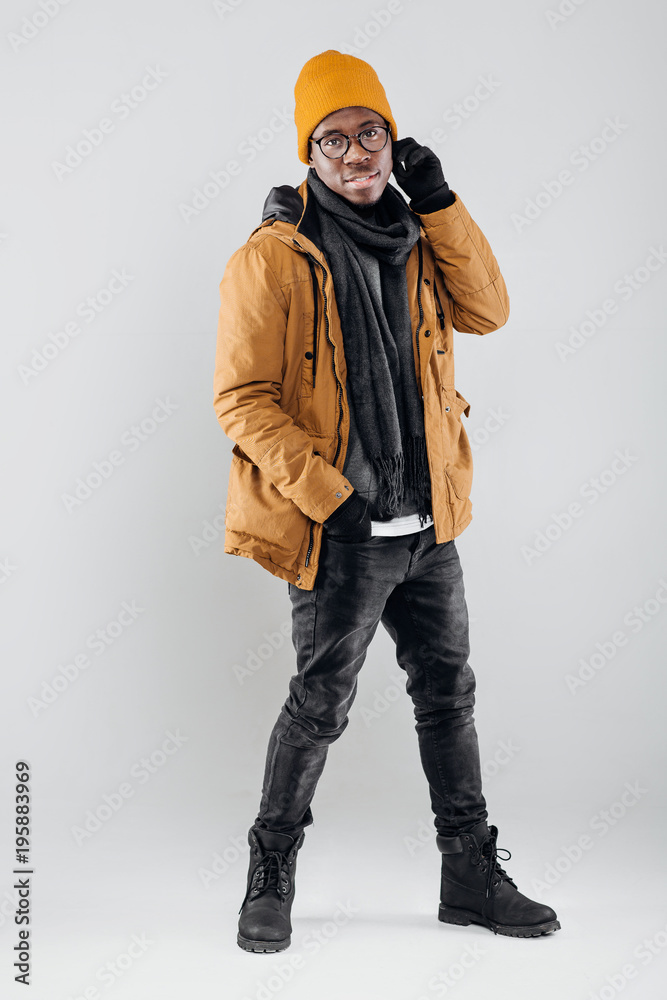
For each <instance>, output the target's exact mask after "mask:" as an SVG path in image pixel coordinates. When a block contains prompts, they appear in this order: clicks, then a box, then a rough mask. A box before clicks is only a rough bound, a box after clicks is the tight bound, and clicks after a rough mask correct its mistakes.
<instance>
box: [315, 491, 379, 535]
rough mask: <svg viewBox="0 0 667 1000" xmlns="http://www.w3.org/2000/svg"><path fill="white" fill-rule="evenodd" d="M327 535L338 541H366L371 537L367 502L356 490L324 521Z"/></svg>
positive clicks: (371, 530) (371, 531)
mask: <svg viewBox="0 0 667 1000" xmlns="http://www.w3.org/2000/svg"><path fill="white" fill-rule="evenodd" d="M324 527H325V528H326V532H327V535H328V536H329V537H330V538H335V539H336V540H337V541H339V542H367V541H368V540H369V538H371V537H372V533H373V529H372V526H371V515H370V513H369V512H368V503H367V501H366V500H364V499H363V498H362V497H361V496H360V495H359V493H357V491H356V490H353V491H352V493H351V494H350V496H349V497H347V499H346V500H344V501H343V503H342V504H341V505H340V507H336V509H335V511H334V512H333V514H332V515H331V517H328V518H327V519H326V521H325V522H324Z"/></svg>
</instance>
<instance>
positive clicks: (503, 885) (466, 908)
mask: <svg viewBox="0 0 667 1000" xmlns="http://www.w3.org/2000/svg"><path fill="white" fill-rule="evenodd" d="M497 836H498V829H497V827H495V826H490V827H489V826H487V825H486V822H485V821H482V822H481V823H478V824H477V826H475V827H473V829H472V830H471V831H470V832H469V833H462V834H460V835H459V836H458V837H443V836H441V835H440V834H438V835H437V836H436V844H437V846H438V850H439V851H440V852H441V854H442V874H441V882H440V908H439V911H438V920H442V921H444V922H445V923H447V924H463V925H464V926H467V925H468V924H470V923H473V924H482V925H483V926H484V927H488V928H489V929H490V930H492V931H493V933H494V934H507V935H509V936H510V937H538V936H539V935H540V934H547V933H549V931H557V930H559V929H560V921H559V920H557V918H556V914H555V912H554V911H553V910H552V909H551V907H550V906H546V905H544V904H542V903H536V902H534V900H532V899H528V897H527V896H524V895H523V894H522V893H520V892H519V891H518V889H517V887H516V883H514V882H513V881H512V879H511V878H510V877H509V875H508V874H507V872H506V871H504V870H503V869H502V868H501V867H500V865H499V864H498V860H497V850H498V848H496V837H497ZM499 849H500V850H501V851H502V850H504V848H502V847H501V848H499ZM507 857H508V858H510V857H511V854H510V853H509V851H507ZM503 860H504V859H503Z"/></svg>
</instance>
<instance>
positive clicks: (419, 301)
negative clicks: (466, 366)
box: [415, 236, 424, 398]
mask: <svg viewBox="0 0 667 1000" xmlns="http://www.w3.org/2000/svg"><path fill="white" fill-rule="evenodd" d="M417 250H418V251H419V271H418V273H417V305H418V306H419V325H418V326H417V333H416V335H415V336H416V339H417V358H418V361H419V380H420V382H421V370H422V363H421V362H422V359H421V353H420V351H419V331H420V330H421V328H422V323H423V321H424V310H423V309H422V298H421V288H422V272H423V265H424V251H423V250H422V241H421V236H420V237H419V239H418V240H417ZM422 398H423V396H422Z"/></svg>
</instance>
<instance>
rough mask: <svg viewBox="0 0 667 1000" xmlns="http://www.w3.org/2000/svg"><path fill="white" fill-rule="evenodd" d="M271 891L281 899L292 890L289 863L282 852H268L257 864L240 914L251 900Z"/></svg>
mask: <svg viewBox="0 0 667 1000" xmlns="http://www.w3.org/2000/svg"><path fill="white" fill-rule="evenodd" d="M269 889H275V891H276V892H277V893H278V896H279V897H280V898H281V899H282V898H283V897H285V896H286V895H287V894H288V892H289V890H290V871H289V861H288V860H287V858H286V857H285V855H284V854H283V853H282V852H281V851H267V852H266V853H265V854H264V855H263V856H262V859H261V861H259V862H258V863H257V866H256V868H255V870H254V871H253V873H252V877H251V879H250V885H249V886H248V891H247V892H246V894H245V897H244V899H243V902H242V903H241V906H240V907H239V913H240V912H241V910H242V909H243V907H244V906H245V904H246V903H247V901H248V900H249V899H257V898H258V897H259V896H263V895H264V893H266V892H268V891H269Z"/></svg>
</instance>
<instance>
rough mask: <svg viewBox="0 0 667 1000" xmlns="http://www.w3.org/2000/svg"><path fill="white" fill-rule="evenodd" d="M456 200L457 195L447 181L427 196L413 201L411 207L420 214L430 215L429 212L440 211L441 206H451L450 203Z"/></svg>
mask: <svg viewBox="0 0 667 1000" xmlns="http://www.w3.org/2000/svg"><path fill="white" fill-rule="evenodd" d="M455 200H456V196H455V194H454V192H453V191H452V190H451V189H450V187H449V184H448V183H447V182H446V181H445V183H444V184H443V185H442V187H439V188H438V190H437V191H433V193H432V194H429V195H428V196H427V197H426V198H420V199H418V200H417V201H411V202H410V205H409V207H410V208H411V209H412V211H413V212H416V213H417V214H418V215H428V214H429V212H439V211H440V209H441V208H449V207H450V205H453V204H454V202H455Z"/></svg>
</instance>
